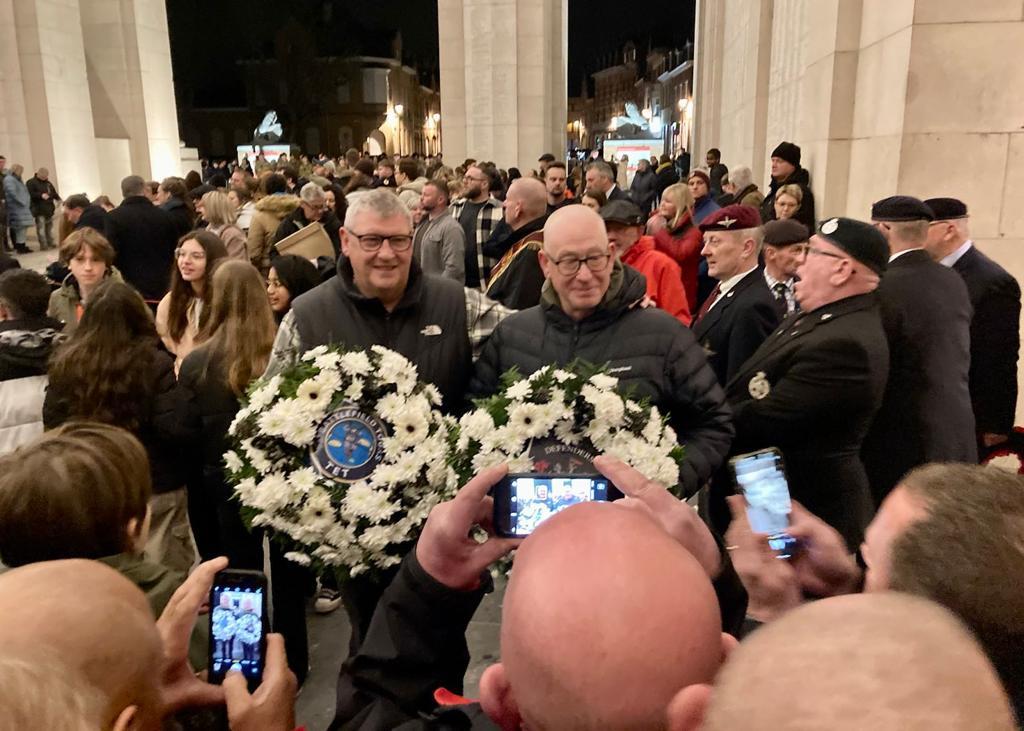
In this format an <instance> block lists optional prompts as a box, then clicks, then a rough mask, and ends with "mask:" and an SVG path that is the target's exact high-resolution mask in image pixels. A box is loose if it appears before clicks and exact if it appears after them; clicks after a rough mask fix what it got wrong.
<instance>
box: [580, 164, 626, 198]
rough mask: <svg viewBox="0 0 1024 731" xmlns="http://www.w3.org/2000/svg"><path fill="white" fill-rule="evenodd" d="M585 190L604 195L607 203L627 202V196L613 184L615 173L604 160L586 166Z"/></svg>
mask: <svg viewBox="0 0 1024 731" xmlns="http://www.w3.org/2000/svg"><path fill="white" fill-rule="evenodd" d="M586 181H587V190H591V191H597V192H599V193H604V195H605V197H606V198H607V199H608V200H609V201H619V200H622V201H628V200H629V194H628V193H626V191H624V190H622V188H620V187H619V186H617V185H616V184H615V173H614V172H612V166H611V165H609V164H608V163H606V162H605V161H604V160H597V161H595V162H592V163H590V164H589V165H587V172H586Z"/></svg>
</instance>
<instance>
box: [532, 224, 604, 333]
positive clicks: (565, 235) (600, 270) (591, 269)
mask: <svg viewBox="0 0 1024 731" xmlns="http://www.w3.org/2000/svg"><path fill="white" fill-rule="evenodd" d="M614 255H615V247H614V245H609V243H608V233H607V232H606V231H605V228H604V221H602V220H601V217H600V216H599V215H598V214H597V213H596V212H595V211H592V210H591V209H589V208H587V207H586V206H564V207H563V208H559V209H558V210H557V211H555V212H554V213H552V214H551V216H550V217H549V218H548V220H547V223H545V224H544V248H543V249H542V250H541V252H540V254H539V255H538V258H539V260H540V267H541V269H542V270H543V271H544V277H545V278H546V279H547V280H548V282H549V283H550V286H551V288H553V289H554V291H555V293H556V294H557V295H558V301H559V305H560V306H561V308H562V311H563V312H565V314H567V315H568V316H569V317H571V318H572V319H574V320H582V319H583V318H585V317H587V316H589V315H590V314H592V313H593V312H594V310H595V309H597V306H598V305H599V304H600V303H601V300H602V299H604V296H605V293H607V292H608V287H609V285H610V284H611V275H612V270H613V266H612V264H611V259H612V258H614ZM602 257H603V258H602ZM584 259H590V261H591V262H592V263H591V264H583V263H582V262H583V260H584ZM567 260H568V262H569V264H566V263H565V262H566V261H567ZM573 261H575V262H576V263H577V264H579V266H578V267H576V268H575V269H574V268H573V266H572V262H573ZM559 265H561V266H559ZM562 267H566V270H565V271H567V272H568V273H563V269H562ZM545 286H547V285H545Z"/></svg>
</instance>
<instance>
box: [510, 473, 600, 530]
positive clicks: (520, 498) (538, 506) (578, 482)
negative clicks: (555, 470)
mask: <svg viewBox="0 0 1024 731" xmlns="http://www.w3.org/2000/svg"><path fill="white" fill-rule="evenodd" d="M506 481H507V482H506V484H507V490H502V491H500V493H499V495H500V497H496V499H495V509H496V511H501V512H502V513H504V514H503V515H496V516H495V517H496V521H495V524H496V526H498V530H499V533H501V534H502V535H506V536H511V537H515V538H525V537H526V536H528V535H530V534H531V533H533V531H534V530H535V529H536V528H537V526H538V525H540V524H541V523H542V522H544V521H545V520H547V519H548V518H550V517H551V516H552V515H554V514H555V513H558V512H560V511H562V510H565V509H566V508H568V507H571V506H573V505H576V504H578V503H584V502H592V501H607V500H609V499H610V496H609V491H608V480H607V479H605V478H603V477H600V478H599V477H593V476H584V475H566V476H558V475H510V476H509V477H508V478H506ZM506 501H507V503H506ZM501 503H505V504H504V505H502V504H501Z"/></svg>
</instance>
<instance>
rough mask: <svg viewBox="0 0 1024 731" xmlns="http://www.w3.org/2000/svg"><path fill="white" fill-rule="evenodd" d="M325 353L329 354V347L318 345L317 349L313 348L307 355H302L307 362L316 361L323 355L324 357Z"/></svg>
mask: <svg viewBox="0 0 1024 731" xmlns="http://www.w3.org/2000/svg"><path fill="white" fill-rule="evenodd" d="M325 353H327V346H326V345H318V346H316V347H315V348H311V349H309V350H307V351H306V352H305V353H303V354H302V360H305V361H310V360H316V359H317V358H319V357H320V356H321V355H324V354H325Z"/></svg>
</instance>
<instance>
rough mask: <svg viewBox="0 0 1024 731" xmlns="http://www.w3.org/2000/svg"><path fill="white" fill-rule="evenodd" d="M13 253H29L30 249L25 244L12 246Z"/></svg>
mask: <svg viewBox="0 0 1024 731" xmlns="http://www.w3.org/2000/svg"><path fill="white" fill-rule="evenodd" d="M14 253H15V254H31V253H32V249H30V248H28V247H27V246H15V247H14Z"/></svg>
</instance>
